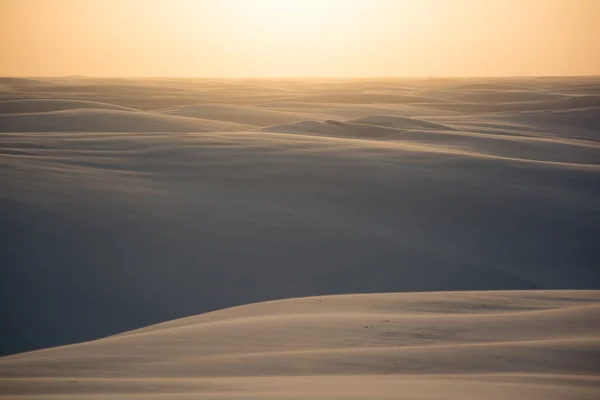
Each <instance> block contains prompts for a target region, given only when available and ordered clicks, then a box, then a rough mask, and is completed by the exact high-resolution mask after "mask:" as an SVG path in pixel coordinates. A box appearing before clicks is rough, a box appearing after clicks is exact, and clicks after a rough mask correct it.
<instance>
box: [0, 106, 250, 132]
mask: <svg viewBox="0 0 600 400" xmlns="http://www.w3.org/2000/svg"><path fill="white" fill-rule="evenodd" d="M42 104H43V103H42ZM38 107H40V106H39V105H38ZM250 128H252V126H250V125H241V124H234V123H230V122H223V121H214V120H200V119H196V118H186V117H176V116H170V115H155V114H149V113H144V112H137V111H134V112H131V111H123V109H118V108H115V109H101V108H94V109H89V108H83V109H82V108H77V109H67V110H61V111H53V112H33V113H19V114H0V132H73V131H83V132H214V131H243V130H248V129H250Z"/></svg>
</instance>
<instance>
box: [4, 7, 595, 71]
mask: <svg viewBox="0 0 600 400" xmlns="http://www.w3.org/2000/svg"><path fill="white" fill-rule="evenodd" d="M0 34H1V35H2V36H1V39H0V75H1V76H51V75H74V74H80V75H91V76H223V77H229V76H333V77H335V76H340V77H345V76H501V75H592V74H600V51H598V49H597V47H598V43H599V38H600V1H596V0H80V1H77V0H0Z"/></svg>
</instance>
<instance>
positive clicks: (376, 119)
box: [349, 115, 454, 131]
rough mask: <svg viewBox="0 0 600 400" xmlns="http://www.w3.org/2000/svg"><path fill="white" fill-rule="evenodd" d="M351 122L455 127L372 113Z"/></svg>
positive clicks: (413, 127) (410, 127)
mask: <svg viewBox="0 0 600 400" xmlns="http://www.w3.org/2000/svg"><path fill="white" fill-rule="evenodd" d="M349 122H353V123H358V124H368V125H378V126H387V127H390V128H396V129H435V130H449V131H452V130H454V128H452V127H450V126H448V125H443V124H438V123H435V122H430V121H426V120H423V119H418V118H408V117H401V116H396V115H370V116H368V117H364V118H357V119H354V120H351V121H349Z"/></svg>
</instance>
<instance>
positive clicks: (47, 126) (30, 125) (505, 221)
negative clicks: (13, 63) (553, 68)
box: [0, 77, 600, 399]
mask: <svg viewBox="0 0 600 400" xmlns="http://www.w3.org/2000/svg"><path fill="white" fill-rule="evenodd" d="M0 86H1V90H0V239H1V240H2V243H3V246H2V256H1V257H2V258H1V261H2V268H1V269H0V271H1V272H0V299H1V300H0V301H1V303H2V326H3V328H2V330H0V354H2V355H4V357H2V358H0V376H1V378H2V380H1V381H0V396H4V397H8V398H12V397H17V398H19V399H25V398H44V399H48V398H61V399H62V398H65V397H66V398H69V397H67V396H66V394H67V393H70V394H71V395H72V396H73V397H72V398H90V399H91V398H153V397H154V398H169V399H170V398H178V396H179V397H181V398H198V397H201V398H257V399H258V398H261V399H263V398H315V399H319V398H373V399H377V398H382V399H383V398H407V399H437V398H439V399H448V398H451V399H452V398H456V399H463V398H467V399H468V398H473V399H475V398H478V399H479V398H490V399H496V398H497V399H504V398H510V399H517V398H519V399H520V398H522V399H536V398H539V399H552V398H556V399H571V398H573V399H587V398H596V397H597V395H598V369H599V368H600V366H599V365H600V362H599V361H598V360H599V359H600V354H598V339H599V337H598V324H599V322H598V317H597V315H598V309H597V307H598V306H597V302H598V293H599V292H598V291H597V290H598V289H600V270H599V269H598V259H600V254H599V251H598V246H597V238H598V237H600V206H599V203H598V197H599V196H598V195H599V190H598V182H599V177H600V175H599V174H600V143H599V137H600V136H599V135H600V133H599V128H598V127H599V126H600V92H599V91H598V88H599V87H600V79H599V78H596V77H579V78H561V77H552V78H542V77H540V78H502V79H499V78H494V79H483V78H473V79H462V78H461V79H458V78H457V79H454V78H444V79H391V78H390V79H345V80H343V79H320V78H306V79H266V80H258V79H170V78H156V79H124V78H114V79H113V78H110V79H109V78H103V79H99V78H86V77H71V78H36V79H27V78H1V79H0ZM498 290H501V291H502V292H497V291H498ZM504 290H512V291H511V292H503V291H504ZM556 290H561V291H556ZM447 291H478V292H476V293H475V292H460V293H453V292H447ZM406 292H421V293H406ZM360 293H363V295H358V294H360ZM382 293H388V294H382ZM336 294H339V295H341V296H333V297H331V296H329V295H336ZM306 296H322V297H311V298H307V297H306ZM276 299H292V300H284V301H281V302H268V303H262V302H265V301H270V300H276ZM249 303H259V304H255V305H250V306H242V307H239V308H229V307H232V306H241V305H245V304H249ZM216 310H222V311H216ZM205 313H208V314H205ZM182 317H189V318H184V319H179V318H182ZM387 320H389V321H390V322H385V321H387ZM165 321H171V322H165ZM157 323H163V324H159V325H155V324H157ZM365 326H366V328H365ZM135 329H141V330H137V331H133V332H130V331H131V330H135ZM123 332H129V333H123ZM114 335H116V336H114ZM96 339H98V340H96ZM90 340H95V341H90ZM65 345H66V346H65ZM57 346H64V347H57ZM38 349H47V350H40V351H33V350H38ZM32 351H33V352H32ZM19 353H20V354H19ZM75 382H76V383H75ZM28 396H29V397H28ZM53 396H54V397H53ZM136 396H137V397H136ZM294 396H296V397H294Z"/></svg>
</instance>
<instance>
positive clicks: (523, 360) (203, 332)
mask: <svg viewBox="0 0 600 400" xmlns="http://www.w3.org/2000/svg"><path fill="white" fill-rule="evenodd" d="M599 312H600V294H599V293H598V292H585V291H538V292H536V291H533V292H456V293H415V294H366V295H342V296H327V297H309V298H299V299H291V300H282V301H274V302H268V303H259V304H252V305H247V306H242V307H236V308H231V309H226V310H222V311H216V312H212V313H208V314H204V315H199V316H194V317H189V318H185V319H179V320H175V321H171V322H166V323H163V324H159V325H154V326H150V327H147V328H144V329H139V330H136V331H131V332H127V333H124V334H121V335H117V336H112V337H108V338H105V339H101V340H97V341H93V342H88V343H81V344H77V345H72V346H66V347H59V348H55V349H49V350H42V351H37V352H32V353H27V354H22V355H15V356H10V357H5V358H2V359H0V383H1V385H2V388H3V392H2V394H0V397H3V395H4V396H17V395H18V396H19V398H26V399H38V398H39V399H42V398H43V399H47V398H58V397H60V396H69V397H71V396H75V397H76V398H95V396H103V397H102V398H107V399H109V398H110V399H112V398H122V396H127V398H129V397H133V398H138V397H139V398H141V397H144V396H150V395H151V396H152V398H160V399H162V398H164V399H167V398H168V399H171V398H189V397H190V396H202V398H220V399H223V398H224V399H229V398H244V399H245V398H249V399H254V398H281V397H285V398H296V399H326V398H339V396H348V397H347V398H370V399H380V398H381V399H387V398H396V396H398V395H400V394H401V393H402V394H403V396H407V397H408V398H419V399H441V398H444V399H449V398H450V399H454V398H456V399H464V398H470V397H471V396H473V398H498V399H509V398H512V399H515V398H518V399H521V398H522V399H535V398H540V399H542V398H543V399H547V398H557V399H564V398H578V399H592V398H594V394H597V390H598V388H599V385H600V383H599V381H598V374H599V373H600V363H599V362H598V358H599V357H600V338H599V337H598V329H600V318H599V317H598V316H599V315H600V313H599ZM357 389H358V391H356V390H357ZM413 396H417V397H413Z"/></svg>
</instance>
